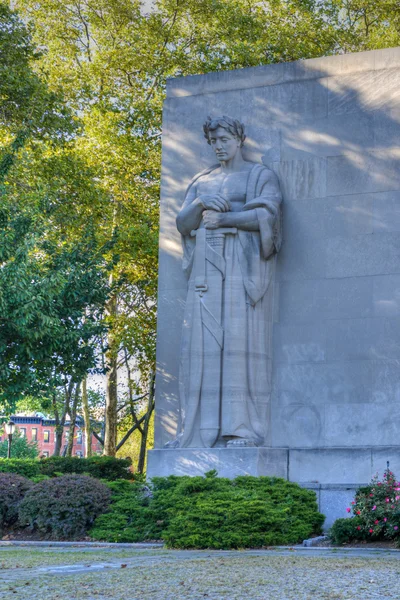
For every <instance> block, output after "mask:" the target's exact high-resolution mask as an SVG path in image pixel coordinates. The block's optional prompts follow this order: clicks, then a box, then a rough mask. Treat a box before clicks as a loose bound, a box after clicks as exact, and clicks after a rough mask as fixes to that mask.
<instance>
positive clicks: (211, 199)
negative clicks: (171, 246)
mask: <svg viewBox="0 0 400 600" xmlns="http://www.w3.org/2000/svg"><path fill="white" fill-rule="evenodd" d="M230 208H231V207H230V204H229V202H228V201H227V200H226V199H225V198H223V197H222V196H220V195H219V194H214V195H209V194H201V195H199V196H198V195H197V186H196V185H192V186H191V188H190V189H189V191H188V193H187V195H186V198H185V202H184V204H183V206H182V208H181V210H180V212H179V214H178V216H177V217H176V226H177V228H178V231H179V232H180V233H181V234H182V235H189V234H190V232H191V231H192V229H198V227H199V226H200V223H201V219H202V217H203V211H206V210H207V211H208V212H214V213H222V212H225V211H228V210H230Z"/></svg>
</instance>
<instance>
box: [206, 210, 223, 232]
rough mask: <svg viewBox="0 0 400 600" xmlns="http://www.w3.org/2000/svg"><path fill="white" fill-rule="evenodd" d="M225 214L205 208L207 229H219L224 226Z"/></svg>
mask: <svg viewBox="0 0 400 600" xmlns="http://www.w3.org/2000/svg"><path fill="white" fill-rule="evenodd" d="M223 217H224V215H223V214H221V213H219V212H216V211H215V210H205V211H204V212H203V221H204V227H205V228H206V229H218V227H222V221H223Z"/></svg>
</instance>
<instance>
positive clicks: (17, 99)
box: [0, 0, 400, 454]
mask: <svg viewBox="0 0 400 600" xmlns="http://www.w3.org/2000/svg"><path fill="white" fill-rule="evenodd" d="M14 4H15V6H16V8H17V10H18V11H19V12H18V13H16V12H15V11H11V10H10V9H9V7H8V2H5V1H4V0H1V1H0V100H1V106H0V145H1V157H0V158H1V160H0V184H1V185H2V187H1V189H0V192H1V204H0V227H1V230H0V235H1V239H0V246H1V248H2V249H1V250H0V252H2V254H1V255H0V264H4V265H5V268H4V269H3V270H4V273H1V274H0V315H2V316H1V317H0V355H1V357H2V358H3V357H4V359H5V360H4V361H2V362H1V368H0V394H1V395H2V398H3V403H4V399H5V398H7V402H8V404H10V400H12V401H13V400H14V399H16V398H17V397H18V396H20V395H21V394H23V393H26V392H27V390H29V391H30V392H32V391H33V392H34V393H36V394H38V389H39V388H40V389H41V390H42V392H41V393H43V389H42V388H43V382H44V381H45V382H47V384H48V385H49V382H51V386H53V387H54V385H55V384H56V383H57V382H58V385H59V386H60V379H61V380H62V381H61V384H62V386H64V387H62V386H61V388H60V387H59V390H60V389H61V391H62V390H63V389H65V385H67V387H68V385H69V383H70V382H71V381H73V382H74V385H75V386H77V385H79V384H80V382H81V380H82V379H83V378H84V376H85V374H86V373H87V372H88V371H89V370H90V368H93V367H94V365H95V364H96V348H97V358H98V357H99V355H100V354H101V353H102V352H103V350H104V351H105V358H104V366H105V368H106V369H108V386H107V399H106V433H105V438H104V439H103V441H104V444H105V452H106V453H108V454H114V453H115V451H116V449H117V423H118V421H120V420H121V419H122V421H123V428H124V431H126V432H129V431H131V432H133V431H135V430H136V431H139V432H140V435H141V436H142V440H145V439H146V438H147V433H148V430H146V428H142V430H141V429H139V426H138V424H137V423H138V421H139V420H140V418H141V415H142V414H143V410H144V406H143V404H140V402H138V401H137V399H138V398H141V397H144V395H145V394H149V391H148V390H149V387H150V388H151V385H150V386H149V382H150V383H151V382H152V378H153V373H154V367H155V321H156V284H157V237H158V195H159V180H160V164H161V143H160V138H161V121H162V118H161V117H162V103H163V100H164V98H165V87H166V79H167V78H168V77H179V76H183V75H190V74H201V73H206V72H209V71H221V70H227V69H234V68H241V67H249V66H257V65H262V64H268V63H274V62H283V61H291V60H298V59H304V58H312V57H318V56H324V55H329V54H338V53H343V52H349V51H357V50H365V49H373V48H381V47H384V46H393V45H397V44H399V32H400V29H399V28H400V17H399V14H400V12H399V2H398V0H381V1H380V2H375V1H373V0H157V1H156V2H154V4H153V7H152V9H151V10H150V9H149V10H145V9H144V7H143V6H142V3H141V2H140V1H139V0H73V1H69V0H65V1H64V0H17V2H15V3H14ZM19 15H20V16H19ZM21 17H22V18H23V21H22V20H21ZM39 49H40V51H39ZM38 290H40V292H39V291H38ZM3 311H4V312H3ZM3 315H4V317H3ZM2 318H3V320H1V319H2ZM105 329H106V330H107V334H105V333H104V330H105ZM80 333H81V334H82V335H81V336H80ZM13 339H14V340H15V341H14V342H13V341H12V340H13ZM127 360H128V362H129V361H130V363H129V364H132V362H133V363H134V365H135V369H136V370H138V371H139V373H140V376H139V377H137V376H136V375H135V376H132V377H130V379H129V386H128V391H127V393H126V394H120V393H118V392H117V390H118V387H117V383H118V380H117V373H118V370H119V368H120V367H121V366H123V365H126V361H127ZM51 369H53V371H52V375H51V376H50V375H49V373H51ZM32 386H33V387H34V388H35V386H36V388H35V389H34V390H33V389H32ZM51 386H50V387H51ZM58 393H60V391H59V392H58ZM61 393H64V394H65V392H63V391H62V392H61ZM150 396H151V394H150ZM45 397H48V394H47V396H46V394H45ZM58 397H59V396H58ZM147 398H149V396H147ZM64 400H65V402H64V407H65V408H66V410H67V411H68V410H72V409H71V408H70V405H71V401H70V399H69V400H68V394H65V397H64ZM144 402H146V400H144ZM146 406H147V408H146V410H147V412H148V413H149V417H150V416H151V411H152V409H153V406H154V404H153V403H152V402H150V403H149V404H147V405H146ZM64 412H65V411H64ZM62 414H63V411H61V413H60V415H61V416H60V423H61V422H62ZM146 422H147V423H149V422H150V418H148V419H147V420H146ZM142 431H143V433H142ZM123 439H124V436H123V437H122V440H123ZM120 441H121V440H120ZM119 443H120V442H119Z"/></svg>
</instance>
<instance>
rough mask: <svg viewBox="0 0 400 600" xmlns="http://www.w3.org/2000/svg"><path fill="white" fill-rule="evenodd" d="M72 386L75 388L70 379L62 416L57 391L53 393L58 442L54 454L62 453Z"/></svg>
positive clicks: (56, 439) (56, 440)
mask: <svg viewBox="0 0 400 600" xmlns="http://www.w3.org/2000/svg"><path fill="white" fill-rule="evenodd" d="M72 388H73V382H72V381H70V382H69V385H68V387H65V401H64V407H63V412H62V415H61V417H60V413H59V411H58V408H57V395H56V392H54V393H53V398H52V404H53V412H54V419H55V422H56V427H55V442H56V443H55V446H54V453H53V456H60V453H61V445H62V437H63V433H64V425H65V419H66V418H67V414H68V411H69V406H70V400H71V394H72Z"/></svg>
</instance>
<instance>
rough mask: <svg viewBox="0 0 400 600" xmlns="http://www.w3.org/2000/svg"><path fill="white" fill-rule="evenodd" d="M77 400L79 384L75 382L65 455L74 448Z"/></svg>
mask: <svg viewBox="0 0 400 600" xmlns="http://www.w3.org/2000/svg"><path fill="white" fill-rule="evenodd" d="M78 400H79V384H78V383H77V384H76V387H75V396H74V402H73V404H72V410H71V412H70V415H69V416H70V424H69V438H68V445H67V452H66V456H72V451H73V448H74V438H75V426H76V409H77V406H78Z"/></svg>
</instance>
